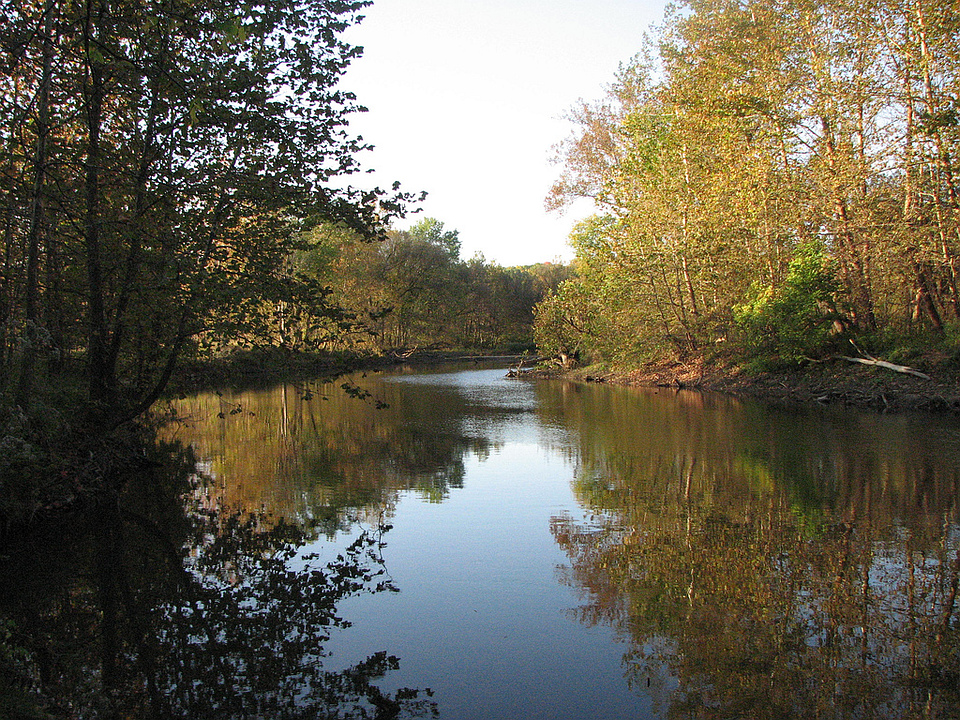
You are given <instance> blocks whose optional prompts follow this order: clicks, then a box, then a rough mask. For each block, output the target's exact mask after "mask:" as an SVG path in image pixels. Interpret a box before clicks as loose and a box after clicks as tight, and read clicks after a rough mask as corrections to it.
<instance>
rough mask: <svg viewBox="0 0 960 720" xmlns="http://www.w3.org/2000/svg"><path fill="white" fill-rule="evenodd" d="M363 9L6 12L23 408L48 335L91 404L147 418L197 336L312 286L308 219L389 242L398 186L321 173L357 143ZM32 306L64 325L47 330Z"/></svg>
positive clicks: (249, 321)
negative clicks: (77, 361) (353, 182)
mask: <svg viewBox="0 0 960 720" xmlns="http://www.w3.org/2000/svg"><path fill="white" fill-rule="evenodd" d="M365 4H366V3H364V2H359V1H358V2H351V1H343V2H341V1H340V0H330V1H324V2H306V1H305V0H283V1H281V2H271V3H252V4H251V3H246V4H236V3H232V2H225V1H222V0H203V1H202V2H199V3H195V2H181V1H180V0H157V1H152V0H143V1H136V2H127V3H123V4H121V5H119V6H114V5H110V6H108V5H107V4H105V3H103V2H100V1H99V0H90V2H86V3H81V4H72V5H71V4H67V5H61V4H57V3H44V4H38V3H24V4H20V5H18V6H16V7H14V6H10V5H7V6H5V8H4V20H5V23H4V31H3V37H2V39H3V42H2V46H0V47H2V50H0V51H2V53H3V56H2V67H3V73H4V74H3V78H2V82H3V84H2V88H3V92H2V96H3V102H4V104H5V105H6V107H7V108H8V111H9V114H8V117H9V118H10V122H9V124H8V125H6V126H5V127H4V129H3V132H4V136H3V138H2V139H3V151H2V152H3V153H4V158H3V162H2V166H3V167H4V168H6V176H5V178H4V180H5V182H4V184H3V192H4V196H5V197H4V201H5V202H4V205H5V207H6V208H7V214H6V217H5V226H4V229H3V230H4V232H3V238H4V240H3V242H4V262H5V265H4V275H3V281H4V287H3V291H4V292H3V295H4V300H5V305H4V311H5V313H6V315H7V319H8V322H11V321H12V322H13V323H14V324H15V325H19V326H21V327H24V328H33V329H31V330H30V331H29V332H28V331H27V330H26V329H25V330H24V332H22V333H21V337H22V338H23V340H24V343H23V347H24V350H23V352H22V353H21V355H22V358H23V361H22V362H21V363H20V365H19V369H18V373H17V374H18V375H19V381H18V388H19V390H18V401H19V403H20V404H21V405H23V406H24V407H26V406H28V405H29V403H30V395H31V392H30V390H31V388H32V387H34V386H35V385H36V379H35V378H33V377H32V375H33V374H34V372H35V363H34V362H33V360H32V356H33V355H35V354H36V350H31V348H36V347H37V341H36V340H33V339H32V338H33V337H40V338H48V339H49V338H52V337H54V335H56V336H57V337H58V341H59V342H61V343H62V345H60V346H59V347H56V348H51V347H48V348H47V349H48V350H49V351H54V350H55V351H56V352H57V353H60V354H63V355H65V356H68V357H69V356H73V355H76V354H78V353H79V354H81V355H82V356H83V358H84V367H85V369H84V371H83V373H82V374H83V376H84V382H85V383H86V386H87V391H86V394H87V397H88V399H89V400H90V401H91V402H92V403H93V404H94V405H97V406H99V408H100V411H99V412H101V413H105V414H106V415H107V416H109V417H111V418H112V421H121V420H123V419H124V418H129V417H133V416H136V415H137V414H138V413H139V412H142V411H143V410H144V409H145V408H147V407H149V405H150V404H151V403H152V401H153V400H154V399H156V397H157V396H158V395H159V393H160V392H161V391H162V388H163V387H164V386H165V384H166V382H167V381H168V380H169V378H170V376H171V374H172V372H173V369H174V367H175V364H176V361H177V358H178V357H179V356H180V355H181V353H182V352H183V351H184V350H185V349H186V348H187V346H188V345H189V343H191V342H192V340H193V339H194V338H197V337H198V336H199V335H200V334H201V333H206V335H207V338H208V339H209V338H210V337H211V336H215V335H217V334H219V335H224V334H228V333H234V332H236V331H237V329H238V328H239V327H243V328H245V329H248V330H251V329H252V330H256V329H257V328H258V327H261V328H262V327H264V326H266V325H267V324H269V323H268V316H271V315H273V314H274V313H275V308H276V303H273V304H271V303H263V302H262V301H261V300H262V298H264V297H275V298H276V300H277V302H283V301H288V300H290V299H291V298H292V297H293V296H294V295H296V294H297V293H298V291H299V290H303V289H310V290H312V288H304V287H301V286H299V284H298V278H297V277H296V276H294V275H291V273H290V272H288V268H287V267H286V266H285V261H286V259H287V258H288V257H289V255H290V253H291V251H292V250H293V249H295V248H296V247H297V245H298V239H299V237H300V233H301V231H302V230H303V229H304V228H305V227H309V226H310V225H311V224H314V223H316V222H317V220H318V219H321V218H326V219H332V220H337V221H339V222H342V223H344V224H345V225H347V226H349V227H351V228H353V229H354V230H355V231H356V232H359V233H361V234H363V235H364V236H366V237H371V238H374V237H380V236H382V233H383V229H382V228H383V223H384V222H385V221H387V220H389V218H390V217H391V216H393V215H395V214H397V213H398V212H401V211H402V207H401V205H402V202H403V200H404V199H405V196H402V195H397V194H394V195H388V194H387V193H384V192H383V191H379V190H374V191H369V192H360V191H357V190H353V189H351V188H348V189H345V190H337V189H334V188H333V187H332V186H331V183H330V181H331V180H332V179H333V178H335V177H338V176H344V175H349V174H351V173H354V172H356V171H357V169H358V164H357V160H356V155H357V153H358V152H360V151H361V150H362V149H363V148H364V146H363V145H362V144H360V143H359V141H357V140H354V139H352V138H351V137H350V136H349V135H348V134H347V132H346V130H345V126H346V118H347V116H348V115H349V113H350V112H352V111H354V110H356V109H358V108H357V105H356V103H355V98H354V96H353V95H352V94H351V93H349V92H345V91H343V90H341V89H339V88H338V81H339V79H340V77H341V76H342V74H343V72H344V70H345V68H346V67H347V65H348V63H349V62H350V61H351V60H352V59H353V58H354V57H356V56H357V55H358V53H359V50H358V49H356V48H352V47H350V46H348V45H347V44H345V43H344V42H343V41H341V40H340V39H339V34H340V33H341V32H342V31H343V30H344V29H346V28H347V27H348V26H349V25H350V24H351V23H353V22H354V21H356V19H357V17H358V12H359V11H360V10H361V9H362V8H363V7H364V5H365ZM50 118H56V119H57V123H56V125H54V124H53V123H52V121H51V120H50ZM31 168H32V169H31ZM31 178H32V180H31ZM41 264H45V265H46V268H45V270H46V273H45V281H44V282H41V272H40V271H41ZM67 298H69V299H71V300H72V301H71V302H69V303H68V302H64V300H65V299H67ZM41 303H45V304H46V309H47V311H48V315H47V318H46V319H47V320H49V321H50V322H49V324H50V325H51V326H55V327H56V328H57V332H56V333H51V332H49V331H47V332H40V331H39V330H38V329H37V326H40V325H43V324H45V323H44V322H43V320H44V318H43V317H42V313H41V312H40V310H39V307H40V306H41V305H40V304H41ZM42 329H43V328H41V330H42ZM11 340H12V338H10V337H8V338H7V342H8V343H9V342H10V341H11ZM6 355H7V358H8V362H9V359H10V357H11V349H10V347H9V346H8V348H6ZM10 367H11V366H10V365H9V364H8V369H10Z"/></svg>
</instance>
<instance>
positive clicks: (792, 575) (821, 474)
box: [544, 387, 960, 718]
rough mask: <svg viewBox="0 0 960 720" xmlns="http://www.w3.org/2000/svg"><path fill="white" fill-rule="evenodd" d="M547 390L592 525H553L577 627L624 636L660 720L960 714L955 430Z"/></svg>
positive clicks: (558, 520) (693, 400) (635, 673)
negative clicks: (577, 598) (598, 627)
mask: <svg viewBox="0 0 960 720" xmlns="http://www.w3.org/2000/svg"><path fill="white" fill-rule="evenodd" d="M545 393H546V394H547V395H549V398H548V399H547V402H545V403H544V406H545V407H550V409H551V412H552V413H554V414H555V415H557V416H560V417H562V418H563V422H565V423H566V424H567V425H568V426H569V427H570V428H571V430H572V431H574V432H575V433H576V435H577V437H578V458H579V464H578V468H577V473H576V479H575V483H574V484H575V490H576V493H577V496H578V497H579V498H580V499H581V500H582V501H583V502H584V503H585V504H586V505H587V506H588V507H589V508H590V509H591V510H593V511H594V514H593V516H592V517H591V519H590V520H589V521H581V522H576V521H574V520H572V519H571V518H569V517H566V516H558V517H555V518H554V521H553V523H552V531H553V533H554V537H555V538H556V541H557V543H558V544H559V545H560V546H561V547H563V548H564V550H565V551H566V552H567V554H568V557H569V558H570V562H571V566H570V570H569V572H568V574H567V575H566V576H565V582H567V583H569V584H570V585H571V586H573V587H576V588H578V589H580V590H581V591H582V593H583V598H584V601H585V602H584V604H583V605H582V606H581V607H580V608H579V609H578V611H577V615H578V618H579V619H580V620H581V621H582V622H584V623H586V624H588V625H595V624H605V625H610V626H612V627H614V628H616V629H617V630H618V631H619V632H620V633H622V635H623V637H625V638H627V639H628V641H629V643H630V650H629V652H628V653H627V655H626V657H625V660H624V663H625V667H626V670H627V672H628V676H629V679H630V681H631V683H633V685H634V686H635V687H639V688H645V687H648V688H650V692H652V693H654V694H655V695H656V696H658V699H659V701H660V706H661V708H662V709H663V711H664V713H665V714H666V715H667V716H669V717H702V716H703V714H702V713H704V712H706V713H708V715H709V716H710V717H753V718H759V717H769V718H784V717H818V718H823V717H890V718H900V717H907V716H912V715H917V716H920V715H923V716H940V717H954V716H956V713H957V712H958V711H960V690H958V689H960V622H958V620H957V617H956V600H957V598H956V595H957V583H958V573H960V532H958V526H957V506H956V500H957V497H958V495H957V491H958V485H960V453H958V450H960V444H958V442H957V437H956V435H955V434H954V433H955V432H956V429H955V425H953V424H952V423H949V422H948V423H946V424H945V423H942V422H938V421H937V420H936V419H930V418H919V417H910V416H899V417H885V416H880V415H870V414H856V413H849V412H847V413H833V412H822V411H819V410H818V411H811V412H808V413H802V412H787V411H782V410H781V411H778V410H775V409H774V410H771V409H765V408H762V407H761V406H758V405H752V404H741V403H739V402H736V401H734V400H730V399H724V398H718V397H710V396H702V395H698V394H692V393H690V394H680V395H676V396H674V395H673V394H672V393H671V394H666V393H660V394H655V393H650V392H635V391H626V392H624V391H622V392H616V393H610V392H608V391H606V389H601V388H589V387H578V388H576V389H575V390H573V391H572V392H571V390H570V389H569V388H568V389H567V390H566V391H565V392H560V393H556V392H555V391H553V390H552V389H545ZM950 427H952V428H953V429H952V430H948V429H947V428H950Z"/></svg>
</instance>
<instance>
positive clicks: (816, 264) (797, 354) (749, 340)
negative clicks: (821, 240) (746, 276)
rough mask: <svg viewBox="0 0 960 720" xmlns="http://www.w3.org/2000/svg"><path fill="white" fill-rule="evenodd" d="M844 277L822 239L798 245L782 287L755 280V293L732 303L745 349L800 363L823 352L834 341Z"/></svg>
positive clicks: (789, 362)
mask: <svg viewBox="0 0 960 720" xmlns="http://www.w3.org/2000/svg"><path fill="white" fill-rule="evenodd" d="M839 294H840V283H839V282H838V281H837V277H836V269H835V265H834V263H833V261H831V260H830V259H829V258H828V257H827V256H826V255H825V254H824V251H823V248H822V246H821V245H819V244H818V243H807V244H804V245H801V246H800V247H799V248H797V251H796V254H795V255H794V258H793V260H791V261H790V264H789V266H788V268H787V276H786V278H785V279H784V282H783V285H781V286H780V287H779V288H773V287H770V286H767V287H759V286H756V285H755V286H754V287H753V290H752V292H751V297H750V298H749V299H748V300H747V301H746V302H745V303H743V304H740V305H737V306H735V307H734V308H733V317H734V322H735V323H736V325H737V328H738V329H739V331H740V336H741V340H742V342H743V346H744V350H745V351H746V353H747V355H748V356H750V357H752V358H754V359H757V358H763V359H769V360H779V361H780V362H783V363H787V364H799V363H801V362H803V361H804V360H806V359H809V358H811V357H816V356H818V355H823V354H824V353H825V352H826V351H828V350H829V349H830V347H831V346H832V345H833V344H835V343H836V341H837V337H838V333H837V330H836V324H837V323H838V322H840V321H842V319H843V317H842V315H841V314H840V312H838V310H837V302H838V298H839Z"/></svg>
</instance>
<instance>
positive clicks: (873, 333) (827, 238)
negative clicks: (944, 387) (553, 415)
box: [537, 0, 960, 369]
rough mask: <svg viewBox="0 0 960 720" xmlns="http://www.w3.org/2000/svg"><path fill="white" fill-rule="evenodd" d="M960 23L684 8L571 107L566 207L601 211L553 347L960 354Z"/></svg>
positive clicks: (744, 6)
mask: <svg viewBox="0 0 960 720" xmlns="http://www.w3.org/2000/svg"><path fill="white" fill-rule="evenodd" d="M958 30H960V12H958V10H957V7H956V5H955V4H954V3H945V2H936V1H929V0H836V1H834V0H827V1H826V2H821V1H819V0H818V1H817V2H813V1H810V0H744V1H739V0H691V1H690V2H686V3H681V4H679V5H678V6H677V7H676V8H674V9H673V11H672V12H671V13H669V14H668V15H667V17H666V19H665V20H664V23H663V25H662V27H661V28H660V30H659V32H658V34H657V35H656V36H655V37H654V38H653V39H649V40H648V41H647V43H646V47H645V48H644V50H643V51H642V52H640V53H639V54H638V55H637V56H636V57H635V58H634V59H633V60H632V61H630V62H629V63H626V64H624V65H623V66H622V67H621V69H620V71H619V73H618V74H617V76H616V78H614V79H613V82H612V84H611V85H610V86H609V88H608V92H607V94H606V96H605V97H603V98H602V99H600V100H598V101H596V102H582V103H581V104H580V105H579V106H577V107H576V108H574V109H573V110H572V111H571V116H570V117H571V120H572V121H573V122H574V123H575V125H576V130H575V131H574V133H573V134H572V135H571V136H570V137H569V138H568V139H567V140H566V141H565V142H563V143H562V144H561V145H560V146H559V148H558V162H559V164H560V165H561V168H562V173H561V175H560V177H559V179H558V180H557V182H556V183H555V185H554V188H553V190H552V193H551V195H550V197H549V199H548V202H549V204H550V205H551V206H553V207H556V208H563V207H565V206H566V205H568V204H569V203H570V202H572V201H573V200H575V199H577V198H583V197H587V198H590V199H592V200H593V201H594V202H595V203H596V206H597V207H598V212H597V213H596V214H595V215H594V216H592V217H590V218H589V219H587V220H585V221H584V222H582V223H580V224H579V226H578V227H577V229H576V230H575V231H574V233H573V234H572V244H573V246H574V248H575V251H576V262H575V266H576V271H577V276H576V277H575V278H574V279H571V280H569V281H567V282H566V283H564V284H563V285H562V286H561V287H560V288H559V290H558V291H557V292H556V293H555V294H553V295H552V296H551V298H550V299H549V300H548V301H547V302H545V303H543V304H542V305H541V306H540V307H539V309H538V316H537V338H538V342H539V344H540V346H541V348H542V350H543V352H545V353H556V352H564V353H567V354H570V355H579V356H581V358H582V360H585V361H588V362H595V363H606V364H608V365H612V366H620V367H624V366H627V367H629V366H631V365H634V364H636V363H639V362H643V361H644V360H647V359H650V358H655V357H662V356H664V355H669V356H672V357H675V358H679V359H681V360H682V359H683V358H688V357H691V356H701V357H718V356H725V357H733V358H735V359H736V360H737V361H739V362H746V363H747V364H748V365H752V366H753V367H755V368H759V369H765V368H767V369H773V368H779V367H784V366H796V365H802V364H804V363H807V362H809V361H810V360H818V359H823V358H825V357H828V356H831V355H833V354H838V353H844V354H848V355H852V354H855V352H854V350H853V348H852V347H851V344H850V342H851V341H854V342H855V343H856V344H857V347H859V348H863V349H864V351H866V350H872V351H873V352H886V353H890V355H888V356H889V357H901V358H910V357H915V356H917V354H918V353H931V352H936V353H939V355H940V356H941V357H945V358H952V357H955V356H956V349H957V329H958V322H960V291H958V287H960V286H958V277H957V274H958V267H957V264H958V254H960V226H958V220H960V215H958V182H960V179H958V166H957V158H958V151H960V144H958V143H960V124H958V123H960V120H958V110H960V105H958V102H960V100H958V93H960V85H958V78H960V74H958V68H960V65H958V63H960V32H958ZM638 46H639V44H638Z"/></svg>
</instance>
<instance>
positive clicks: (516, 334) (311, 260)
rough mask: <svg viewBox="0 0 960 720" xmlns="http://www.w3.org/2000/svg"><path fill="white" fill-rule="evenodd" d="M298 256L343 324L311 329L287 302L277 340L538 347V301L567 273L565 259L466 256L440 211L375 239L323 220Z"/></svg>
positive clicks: (381, 347) (341, 345) (393, 346)
mask: <svg viewBox="0 0 960 720" xmlns="http://www.w3.org/2000/svg"><path fill="white" fill-rule="evenodd" d="M292 263H293V265H294V267H295V268H296V271H297V272H298V273H299V274H302V275H305V276H307V277H309V278H311V279H312V280H313V281H315V282H316V283H317V284H318V285H320V286H322V287H324V288H326V292H328V293H329V296H328V301H329V302H330V303H331V304H333V305H335V306H337V307H339V308H341V309H342V311H343V316H342V321H343V322H342V324H341V326H340V327H339V328H338V330H339V331H338V332H337V333H333V334H327V335H323V334H321V335H316V334H311V330H310V326H309V323H306V322H303V320H302V319H299V318H297V317H296V314H297V311H298V309H297V308H296V307H291V308H290V309H289V310H290V312H291V318H290V319H291V321H292V324H291V325H289V327H288V329H289V332H287V333H286V335H285V336H284V337H277V338H276V340H275V342H277V343H280V344H284V345H290V346H294V347H321V348H324V349H331V350H340V349H351V350H360V351H363V352H374V353H385V352H393V351H397V350H413V349H415V348H419V349H421V350H425V349H444V350H471V351H479V352H484V351H487V352H489V351H495V352H514V353H515V352H522V351H526V350H533V348H534V341H533V319H534V317H533V311H534V307H535V306H536V304H537V303H539V302H540V301H541V300H543V299H544V298H545V297H546V296H547V295H548V294H549V293H550V292H552V291H554V290H555V289H556V288H557V287H558V286H559V285H560V283H561V282H562V281H563V280H566V279H567V278H569V277H570V275H571V269H570V266H569V265H566V264H561V263H549V262H548V263H540V264H536V265H530V266H526V267H506V268H505V267H501V266H499V265H497V264H495V263H489V262H487V261H486V260H485V259H484V258H483V256H481V255H477V256H475V257H473V258H471V259H470V260H467V261H463V260H461V259H460V240H459V234H458V232H457V231H456V230H446V229H445V228H444V224H443V223H442V222H440V221H438V220H436V219H434V218H425V219H424V220H421V221H420V222H418V223H416V224H415V225H413V226H412V227H411V228H410V229H409V230H389V231H388V232H387V237H386V239H385V240H382V241H379V242H370V241H369V240H367V239H366V238H364V237H363V236H362V235H359V234H357V233H356V232H353V231H351V230H349V229H348V228H344V227H343V226H338V225H323V226H320V227H317V228H315V229H314V230H313V231H311V232H310V233H309V234H308V236H307V238H306V247H305V248H304V249H303V250H301V251H299V252H297V253H296V254H295V255H294V256H293V258H292Z"/></svg>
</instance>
